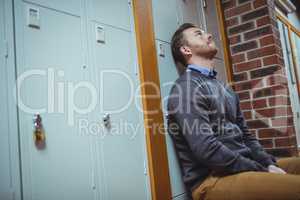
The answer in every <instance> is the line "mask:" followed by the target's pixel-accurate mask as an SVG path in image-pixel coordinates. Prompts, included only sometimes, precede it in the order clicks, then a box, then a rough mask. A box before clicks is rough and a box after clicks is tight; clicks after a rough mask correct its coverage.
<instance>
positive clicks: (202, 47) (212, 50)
mask: <svg viewBox="0 0 300 200" xmlns="http://www.w3.org/2000/svg"><path fill="white" fill-rule="evenodd" d="M171 49H172V55H173V58H174V61H175V63H180V64H182V65H184V66H186V65H187V64H189V63H190V62H191V60H193V58H195V57H201V58H204V59H213V58H214V57H215V55H216V53H217V52H218V49H217V47H216V45H215V42H214V41H213V38H212V35H211V34H208V33H205V32H204V31H203V30H201V29H200V28H198V27H197V26H196V25H194V24H190V23H185V24H182V25H181V26H180V27H179V28H178V29H177V30H176V32H175V33H174V35H173V37H172V40H171Z"/></svg>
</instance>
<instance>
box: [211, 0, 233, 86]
mask: <svg viewBox="0 0 300 200" xmlns="http://www.w3.org/2000/svg"><path fill="white" fill-rule="evenodd" d="M215 5H216V8H217V17H218V22H219V28H220V33H221V40H222V44H223V52H224V62H225V67H226V73H227V81H228V83H229V84H231V83H233V82H234V80H233V70H232V62H231V56H230V50H229V42H228V38H227V34H226V27H225V17H224V13H223V11H222V5H221V1H220V0H215Z"/></svg>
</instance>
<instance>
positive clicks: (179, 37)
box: [171, 23, 197, 66]
mask: <svg viewBox="0 0 300 200" xmlns="http://www.w3.org/2000/svg"><path fill="white" fill-rule="evenodd" d="M195 27H197V26H196V25H195V24H191V23H184V24H182V25H181V26H180V27H179V28H178V29H177V30H176V31H175V33H174V35H173V36H172V39H171V50H172V56H173V59H174V62H175V64H177V63H180V64H182V65H184V66H186V64H187V62H186V60H185V58H184V56H183V54H182V52H181V51H180V47H182V46H183V45H184V44H185V42H186V41H185V39H184V35H183V31H185V30H186V29H189V28H195Z"/></svg>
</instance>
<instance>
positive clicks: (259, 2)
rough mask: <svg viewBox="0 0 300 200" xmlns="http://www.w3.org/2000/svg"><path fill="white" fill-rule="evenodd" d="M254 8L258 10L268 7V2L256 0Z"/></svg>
mask: <svg viewBox="0 0 300 200" xmlns="http://www.w3.org/2000/svg"><path fill="white" fill-rule="evenodd" d="M253 5H254V8H258V7H261V6H264V5H267V0H255V1H254V2H253Z"/></svg>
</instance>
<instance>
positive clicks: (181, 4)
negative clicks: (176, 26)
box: [177, 0, 202, 27]
mask: <svg viewBox="0 0 300 200" xmlns="http://www.w3.org/2000/svg"><path fill="white" fill-rule="evenodd" d="M200 3H201V1H196V0H189V1H185V0H177V5H178V8H179V10H178V11H179V16H180V17H179V19H180V20H179V21H180V24H183V23H185V22H188V23H193V24H196V25H197V26H199V27H202V23H201V20H200V19H201V12H199V11H200V8H201V6H200Z"/></svg>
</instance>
